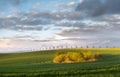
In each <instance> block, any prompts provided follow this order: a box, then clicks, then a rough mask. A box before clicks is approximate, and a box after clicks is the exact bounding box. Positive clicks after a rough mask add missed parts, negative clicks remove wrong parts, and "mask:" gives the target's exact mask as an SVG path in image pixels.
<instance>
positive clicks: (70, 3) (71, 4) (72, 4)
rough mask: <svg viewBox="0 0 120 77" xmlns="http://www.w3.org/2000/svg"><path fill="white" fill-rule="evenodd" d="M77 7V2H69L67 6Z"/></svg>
mask: <svg viewBox="0 0 120 77" xmlns="http://www.w3.org/2000/svg"><path fill="white" fill-rule="evenodd" d="M74 5H75V2H69V3H68V4H67V6H74Z"/></svg>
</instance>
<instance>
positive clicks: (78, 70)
mask: <svg viewBox="0 0 120 77" xmlns="http://www.w3.org/2000/svg"><path fill="white" fill-rule="evenodd" d="M56 51H65V52H67V51H74V52H81V51H93V52H99V53H101V54H102V60H100V61H96V62H83V63H62V64H54V63H53V62H52V61H53V58H54V55H55V52H56ZM119 72H120V48H94V49H92V48H82V49H80V48H76V49H61V50H47V51H36V52H25V53H9V54H0V77H21V76H22V77H27V76H28V77H50V76H51V77H54V76H55V77H56V76H57V77H61V76H62V77H68V76H69V77H70V76H71V77H79V76H83V77H120V74H119Z"/></svg>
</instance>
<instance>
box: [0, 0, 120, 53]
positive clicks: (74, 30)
mask: <svg viewBox="0 0 120 77" xmlns="http://www.w3.org/2000/svg"><path fill="white" fill-rule="evenodd" d="M119 5H120V0H0V53H8V52H16V51H17V52H20V51H27V50H32V49H39V48H44V47H52V46H66V45H68V46H76V45H77V46H83V47H85V46H90V47H92V46H96V47H99V46H101V47H106V46H109V47H120V7H119Z"/></svg>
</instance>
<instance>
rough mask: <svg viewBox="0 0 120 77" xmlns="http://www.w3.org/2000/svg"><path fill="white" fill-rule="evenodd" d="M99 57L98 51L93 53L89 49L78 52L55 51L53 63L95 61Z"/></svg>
mask: <svg viewBox="0 0 120 77" xmlns="http://www.w3.org/2000/svg"><path fill="white" fill-rule="evenodd" d="M100 58H101V55H100V54H99V53H97V54H94V53H93V52H91V51H84V52H81V53H78V52H67V53H64V52H61V51H59V52H57V53H56V55H55V58H54V60H53V62H54V63H72V62H88V61H96V60H98V59H100Z"/></svg>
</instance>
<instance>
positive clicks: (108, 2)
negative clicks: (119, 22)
mask: <svg viewBox="0 0 120 77" xmlns="http://www.w3.org/2000/svg"><path fill="white" fill-rule="evenodd" d="M119 4H120V0H114V1H113V0H84V1H83V2H82V3H80V4H78V6H77V7H76V11H83V12H84V13H86V14H87V15H89V16H92V17H97V16H100V15H104V14H119V13H120V7H119Z"/></svg>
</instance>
